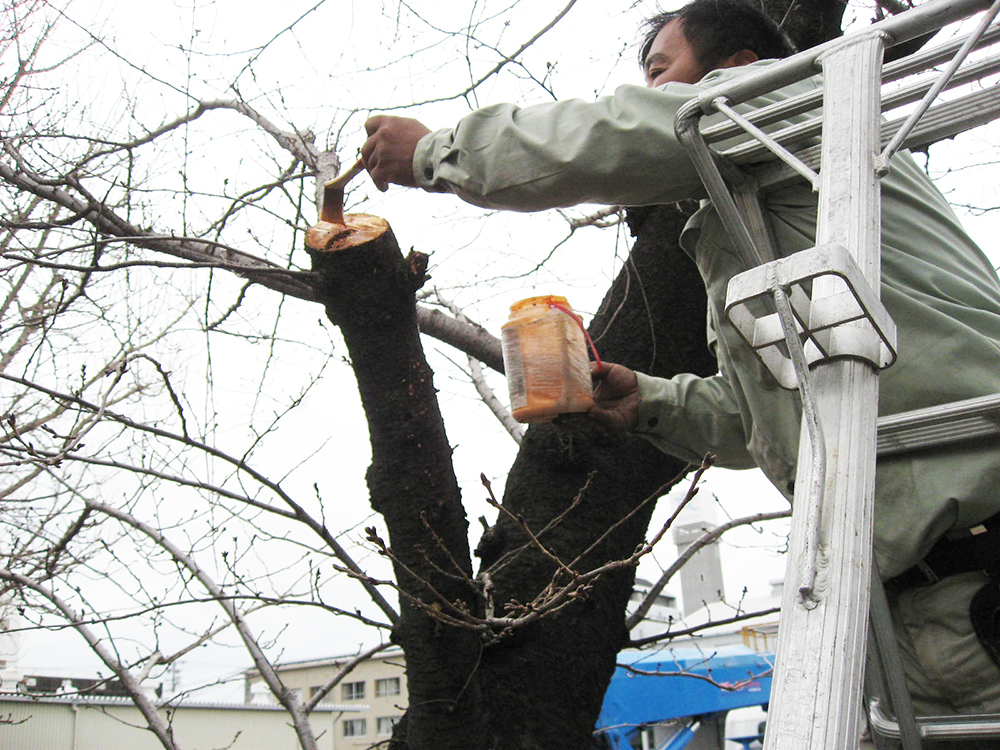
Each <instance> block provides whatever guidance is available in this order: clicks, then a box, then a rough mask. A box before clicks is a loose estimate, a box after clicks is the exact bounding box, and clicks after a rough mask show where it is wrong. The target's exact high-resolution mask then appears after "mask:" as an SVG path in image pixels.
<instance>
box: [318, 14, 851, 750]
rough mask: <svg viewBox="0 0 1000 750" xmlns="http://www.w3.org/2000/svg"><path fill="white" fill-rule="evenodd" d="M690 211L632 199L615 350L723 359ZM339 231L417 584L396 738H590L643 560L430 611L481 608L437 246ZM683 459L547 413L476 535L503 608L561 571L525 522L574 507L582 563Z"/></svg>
mask: <svg viewBox="0 0 1000 750" xmlns="http://www.w3.org/2000/svg"><path fill="white" fill-rule="evenodd" d="M808 4H809V8H810V11H809V12H807V13H801V12H800V14H799V15H796V14H795V13H793V14H791V15H790V16H789V19H788V23H786V24H785V25H786V27H787V28H788V30H789V32H790V34H791V36H792V37H793V39H794V41H795V42H796V43H797V44H798V45H799V47H800V48H806V47H808V46H811V45H813V44H816V43H818V42H821V41H825V40H826V39H828V38H830V37H831V36H833V35H835V34H836V33H839V19H840V15H841V14H842V12H843V9H842V6H841V5H840V4H839V3H837V2H836V0H811V2H810V3H808ZM788 5H789V3H788V0H774V2H770V3H768V7H767V10H768V12H769V13H771V15H772V17H774V18H777V19H779V20H780V19H782V18H784V17H785V10H786V9H787V7H788ZM800 10H801V9H800ZM690 210H691V207H690V206H689V207H687V210H682V209H681V208H678V207H674V206H664V207H654V208H645V209H641V210H635V211H632V212H630V225H631V226H632V229H633V232H634V233H635V234H637V236H638V240H637V242H636V244H635V247H634V248H633V250H632V253H631V255H630V258H629V261H628V263H626V265H625V267H624V268H623V270H622V272H621V273H620V274H619V277H618V278H617V279H616V281H615V283H614V284H613V286H612V288H611V290H610V291H609V293H608V295H607V297H606V298H605V301H604V303H603V304H602V307H601V310H600V312H599V314H598V315H597V316H596V317H595V319H594V321H593V323H592V326H591V333H592V335H593V336H594V338H595V340H596V341H597V345H598V347H599V350H600V351H601V353H602V356H603V357H604V358H605V359H607V360H609V361H614V362H619V363H621V364H624V365H627V366H629V367H632V368H634V369H638V370H641V371H643V372H647V373H650V374H654V375H661V376H670V375H673V374H675V373H678V372H691V373H696V374H703V375H708V374H711V373H713V372H715V370H716V364H715V362H714V359H713V358H712V357H711V355H710V354H709V352H708V349H707V346H706V343H705V328H704V326H705V292H704V288H703V285H702V282H701V279H700V278H699V276H698V274H697V271H696V269H695V267H694V264H693V263H692V262H691V260H690V259H689V258H688V257H687V256H686V255H685V254H684V253H683V251H682V250H681V249H680V248H679V246H678V237H679V235H680V230H681V228H682V227H683V225H684V222H685V221H686V218H687V215H688V214H689V212H690ZM349 223H350V222H349ZM342 240H343V238H341V237H337V236H333V237H331V238H330V239H329V247H327V248H325V249H324V250H323V251H312V252H313V258H314V266H315V268H316V269H317V270H318V271H319V272H320V274H321V276H322V280H323V281H322V295H323V301H324V303H325V304H326V307H327V311H328V314H329V316H330V319H331V320H333V321H334V322H335V323H337V324H338V325H340V326H341V329H342V330H343V332H344V338H345V340H346V341H347V346H348V349H349V350H350V354H351V357H352V359H353V360H354V369H355V372H356V373H357V375H358V384H359V388H360V390H361V395H362V401H363V404H364V407H365V411H366V413H367V416H368V421H369V426H370V430H371V440H372V447H373V460H372V467H371V469H370V470H369V475H368V478H369V486H370V489H371V493H372V506H373V507H374V508H375V509H376V510H377V511H378V512H380V513H381V514H382V515H383V517H384V518H385V521H386V525H387V527H388V529H389V535H390V542H391V547H392V551H393V554H394V564H395V568H396V574H397V581H398V583H399V586H400V588H401V590H402V592H403V595H402V599H403V601H402V603H401V604H402V612H403V615H402V617H401V620H400V623H399V625H398V626H397V627H396V628H395V630H394V632H393V639H394V640H395V641H397V642H398V643H400V644H401V645H402V647H403V649H404V652H405V655H406V661H407V675H408V682H409V690H410V694H409V701H410V703H409V709H408V711H407V714H406V717H405V718H404V721H403V722H402V723H401V724H400V725H399V727H397V731H396V733H395V735H394V738H393V742H392V745H393V747H397V748H406V750H431V749H432V748H433V749H434V750H437V749H439V748H452V747H454V748H464V749H468V748H495V749H496V750H543V749H544V750H550V749H551V748H554V747H566V748H585V747H587V746H589V745H590V744H591V742H592V731H593V727H594V724H595V722H596V720H597V717H598V714H599V712H600V708H601V703H602V701H603V697H604V691H605V689H606V687H607V684H608V681H609V680H610V678H611V675H612V673H613V671H614V667H615V658H616V655H617V653H618V651H619V650H620V648H621V647H622V646H623V645H624V644H625V643H626V641H627V633H626V631H625V628H624V611H625V606H626V603H627V601H628V598H629V596H630V594H631V591H632V586H633V581H634V573H635V571H634V570H633V569H630V568H628V569H621V570H618V571H615V572H614V573H609V574H606V575H605V576H604V577H602V578H600V579H598V580H597V582H596V583H595V584H594V585H593V586H592V587H591V588H590V589H589V590H588V591H587V592H586V593H585V595H583V596H580V597H578V598H577V599H576V600H575V601H573V603H572V604H570V605H569V606H567V607H565V608H563V609H561V610H560V611H558V612H557V613H555V614H552V615H549V616H547V617H545V618H542V619H540V620H537V621H535V622H534V623H533V624H531V625H529V626H527V627H524V628H521V629H519V630H516V631H514V632H511V633H505V634H497V633H493V634H489V636H488V637H480V636H479V635H476V634H474V633H473V631H471V630H468V629H463V628H456V627H452V626H448V625H445V624H443V623H441V622H440V621H438V620H437V619H435V618H433V617H430V616H428V614H427V613H426V610H425V607H426V606H428V605H433V604H434V603H435V602H436V601H437V599H436V597H435V596H434V595H433V594H432V593H431V591H430V588H429V586H433V587H434V588H435V589H436V590H437V591H438V592H440V594H441V595H442V596H443V597H444V598H445V599H446V600H447V601H448V602H454V603H458V606H461V607H465V608H467V609H468V611H470V612H474V613H481V611H482V601H481V597H480V596H479V595H478V594H477V593H476V592H475V590H474V587H473V586H472V585H470V583H469V582H468V580H466V581H463V580H462V579H463V578H464V579H469V580H471V577H472V572H471V571H472V568H471V561H470V556H469V552H468V536H467V521H466V518H465V514H464V511H463V509H462V505H461V502H460V498H459V493H458V488H457V484H456V482H455V478H454V475H453V472H452V470H451V459H450V448H449V447H448V443H447V438H446V437H445V433H444V427H443V423H442V422H441V417H440V413H439V411H438V408H437V403H436V399H435V396H434V389H433V386H432V384H431V374H430V371H429V369H428V368H427V365H426V361H425V359H424V356H423V352H422V349H421V347H420V343H419V339H418V335H417V328H416V317H415V313H414V302H413V291H414V290H415V289H416V288H417V287H418V286H419V285H420V283H421V282H422V280H423V270H424V268H423V263H424V261H423V260H422V258H421V256H415V255H412V254H411V256H410V258H409V259H407V260H405V261H404V260H403V259H402V258H401V257H400V254H399V250H398V246H397V245H396V243H395V241H394V240H393V239H392V235H391V232H389V231H388V228H387V227H386V229H385V232H384V233H381V234H379V236H378V237H377V238H375V239H371V240H365V241H364V242H363V243H362V244H360V245H356V246H355V245H352V244H350V242H349V241H348V243H347V245H345V246H344V247H343V248H342V247H341V245H340V244H338V243H341V242H342ZM344 241H346V240H344ZM683 469H684V464H683V462H681V461H678V460H676V459H673V458H671V457H669V456H665V455H663V454H662V453H660V452H659V451H658V450H656V449H655V448H653V447H652V446H651V445H650V444H648V443H646V442H645V441H643V440H641V439H639V438H635V437H630V436H624V435H618V434H613V433H609V432H608V431H606V430H605V429H603V428H601V427H600V426H598V425H597V424H596V423H594V422H593V421H591V420H590V419H589V418H588V417H586V416H581V415H571V416H566V417H563V418H560V419H558V420H556V421H555V422H554V423H552V424H545V425H536V426H533V427H532V428H531V429H530V430H529V431H528V433H527V435H526V438H525V440H524V442H523V444H522V446H521V451H520V453H519V455H518V457H517V460H516V461H515V463H514V466H513V467H512V469H511V473H510V476H509V478H508V481H507V490H506V493H505V495H504V499H503V505H504V507H505V509H506V510H507V511H509V513H510V515H506V514H501V515H500V516H499V518H498V520H497V523H496V524H495V525H494V526H493V527H492V528H491V529H490V530H489V531H488V532H487V533H486V534H485V535H484V537H483V540H482V542H481V544H480V547H479V549H478V550H477V554H478V555H479V556H480V558H481V569H482V570H483V571H487V572H489V574H490V578H491V581H492V584H493V587H494V598H495V600H496V602H497V603H498V607H500V608H502V606H503V605H504V604H505V603H525V602H528V601H531V600H532V599H533V598H534V597H535V596H536V595H537V594H538V593H539V592H540V591H541V590H542V589H543V588H544V587H545V586H547V585H549V584H550V583H551V582H552V581H553V576H554V574H555V573H556V568H557V566H556V563H555V562H554V561H553V560H552V558H551V557H550V556H549V555H547V554H543V553H542V552H541V551H540V550H538V549H537V547H535V546H533V544H531V543H529V542H530V540H529V538H528V537H527V535H526V534H525V532H524V531H523V529H522V527H521V526H520V523H521V522H523V523H525V524H526V525H527V527H528V528H529V529H531V530H533V531H535V532H538V531H540V530H541V529H543V528H545V527H546V524H548V523H549V522H550V521H552V520H553V519H555V518H557V517H559V516H560V515H561V514H563V513H564V512H565V516H564V517H563V518H562V519H561V520H560V521H559V523H557V524H555V525H554V526H553V527H552V528H551V529H548V530H547V531H546V532H545V533H544V534H542V536H541V542H542V543H543V544H544V545H545V547H546V548H547V549H548V551H549V552H550V553H552V554H554V555H555V556H556V557H558V559H559V560H561V561H562V562H564V563H570V562H571V561H575V562H574V563H573V565H574V570H575V571H576V572H585V571H587V570H590V569H593V568H595V567H597V566H599V565H601V564H602V563H605V562H608V561H611V560H618V559H623V558H627V557H628V556H629V555H631V554H632V553H633V551H634V550H635V549H636V547H637V545H639V544H640V543H641V542H642V541H643V538H644V535H645V533H646V528H647V525H648V523H649V518H650V515H651V513H652V511H653V506H654V503H652V502H649V503H645V504H643V501H644V500H645V499H646V498H648V497H650V496H651V494H653V493H655V492H656V491H657V489H658V488H660V487H661V486H662V485H663V484H664V483H665V482H667V481H668V480H669V479H671V478H672V477H674V476H675V475H677V474H678V473H679V472H681V471H682V470H683ZM584 488H586V489H584ZM581 493H582V496H581V498H580V500H579V502H577V503H576V504H575V505H573V503H574V498H576V497H577V496H578V495H580V494H581ZM571 505H573V507H572V508H570V506H571ZM567 509H569V510H568V512H566V511H567ZM514 519H517V520H514ZM615 524H618V525H617V526H615ZM612 527H614V531H613V532H612V533H610V534H608V535H607V536H606V537H605V538H604V539H602V540H601V541H600V543H599V544H597V545H595V544H594V543H595V542H596V541H597V540H598V538H599V537H600V536H601V535H602V534H604V533H605V532H606V531H607V530H608V529H611V528H612ZM431 529H433V533H431ZM445 549H447V552H445V551H444V550H445ZM577 558H579V559H577ZM459 571H460V573H459ZM455 573H459V575H458V576H456V575H454V574H455ZM411 597H412V599H411ZM421 603H422V604H421ZM438 606H440V603H438ZM500 613H501V614H502V612H500ZM498 635H499V636H500V637H497V636H498Z"/></svg>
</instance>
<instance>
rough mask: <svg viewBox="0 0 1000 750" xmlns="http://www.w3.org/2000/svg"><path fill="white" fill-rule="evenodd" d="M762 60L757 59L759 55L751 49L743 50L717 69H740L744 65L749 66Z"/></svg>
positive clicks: (724, 61) (731, 56) (735, 53)
mask: <svg viewBox="0 0 1000 750" xmlns="http://www.w3.org/2000/svg"><path fill="white" fill-rule="evenodd" d="M759 59H760V58H759V57H757V53H756V52H754V51H753V50H749V49H741V50H740V51H739V52H734V53H733V54H731V55H730V56H729V57H727V58H726V59H725V60H723V61H722V62H721V63H719V64H718V65H717V66H716V67H718V68H739V67H742V66H744V65H749V64H750V63H752V62H757V61H758V60H759Z"/></svg>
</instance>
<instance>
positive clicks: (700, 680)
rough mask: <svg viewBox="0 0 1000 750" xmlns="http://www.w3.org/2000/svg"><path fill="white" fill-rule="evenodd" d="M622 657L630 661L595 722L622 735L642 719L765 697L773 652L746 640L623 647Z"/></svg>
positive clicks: (684, 714) (682, 714) (732, 705)
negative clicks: (647, 648)
mask: <svg viewBox="0 0 1000 750" xmlns="http://www.w3.org/2000/svg"><path fill="white" fill-rule="evenodd" d="M618 663H619V664H620V665H627V666H619V667H618V668H617V669H616V670H615V674H614V676H613V677H612V678H611V684H610V686H609V687H608V691H607V693H606V694H605V696H604V706H603V707H602V709H601V716H600V718H599V719H598V721H597V727H598V729H601V728H605V727H607V728H608V733H609V735H617V736H618V737H622V736H624V735H628V734H632V733H633V732H634V731H636V729H637V728H638V727H640V726H642V725H644V724H652V723H656V722H662V721H667V720H670V719H680V718H683V717H688V716H701V715H704V714H713V713H717V712H720V711H729V710H732V709H735V708H743V707H745V706H759V705H762V704H764V703H767V701H768V698H769V696H770V693H771V676H770V673H771V665H772V664H773V663H774V656H773V655H772V654H761V653H758V652H756V651H752V650H750V649H749V648H747V647H746V646H742V645H740V646H735V645H734V646H716V647H713V648H705V649H697V648H683V649H680V648H678V649H674V648H663V649H660V650H657V651H642V652H633V653H621V654H619V655H618ZM628 667H632V670H635V671H632V670H630V669H629V668H628ZM679 672H684V673H686V674H683V675H682V674H677V673H679ZM705 678H707V679H705ZM614 744H617V743H614Z"/></svg>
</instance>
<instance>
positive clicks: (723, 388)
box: [634, 373, 757, 469]
mask: <svg viewBox="0 0 1000 750" xmlns="http://www.w3.org/2000/svg"><path fill="white" fill-rule="evenodd" d="M636 376H637V377H638V379H639V413H638V419H637V421H636V427H635V430H634V432H635V434H636V435H638V436H640V437H642V438H644V439H646V440H648V441H649V442H651V443H652V444H653V445H655V446H656V447H657V448H659V449H660V450H662V451H664V452H665V453H670V454H671V455H674V456H677V457H678V458H681V459H683V460H685V461H689V462H691V463H695V464H697V463H701V460H702V459H703V458H704V456H705V454H706V453H711V454H713V455H715V456H716V464H717V465H718V466H722V467H725V468H728V469H752V468H754V467H756V465H757V464H756V462H755V460H754V459H753V457H752V456H751V455H750V453H749V452H748V450H747V437H746V432H745V430H744V424H743V417H742V415H741V412H740V406H739V402H738V400H737V398H736V395H735V393H734V392H733V389H732V386H731V385H730V384H729V382H728V381H727V380H726V378H725V377H723V376H722V375H721V374H720V375H714V376H711V377H707V378H706V377H699V376H697V375H690V374H686V373H685V374H681V375H675V376H674V377H672V378H656V377H652V376H649V375H644V374H643V373H636Z"/></svg>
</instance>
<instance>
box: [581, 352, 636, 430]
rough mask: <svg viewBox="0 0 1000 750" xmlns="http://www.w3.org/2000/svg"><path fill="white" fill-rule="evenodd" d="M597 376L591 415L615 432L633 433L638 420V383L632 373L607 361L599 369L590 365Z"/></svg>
mask: <svg viewBox="0 0 1000 750" xmlns="http://www.w3.org/2000/svg"><path fill="white" fill-rule="evenodd" d="M590 373H591V375H593V377H594V405H593V406H592V407H591V409H590V412H589V413H590V416H592V417H593V418H594V419H596V420H598V421H599V422H601V423H603V424H605V425H607V426H608V427H611V428H612V429H615V430H620V431H630V430H632V429H634V428H635V423H636V421H637V420H638V418H639V381H638V379H637V378H636V376H635V373H634V372H632V370H630V369H628V368H627V367H624V366H622V365H614V364H611V363H609V362H604V363H603V366H602V367H601V368H600V369H598V366H597V363H596V362H591V363H590Z"/></svg>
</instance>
